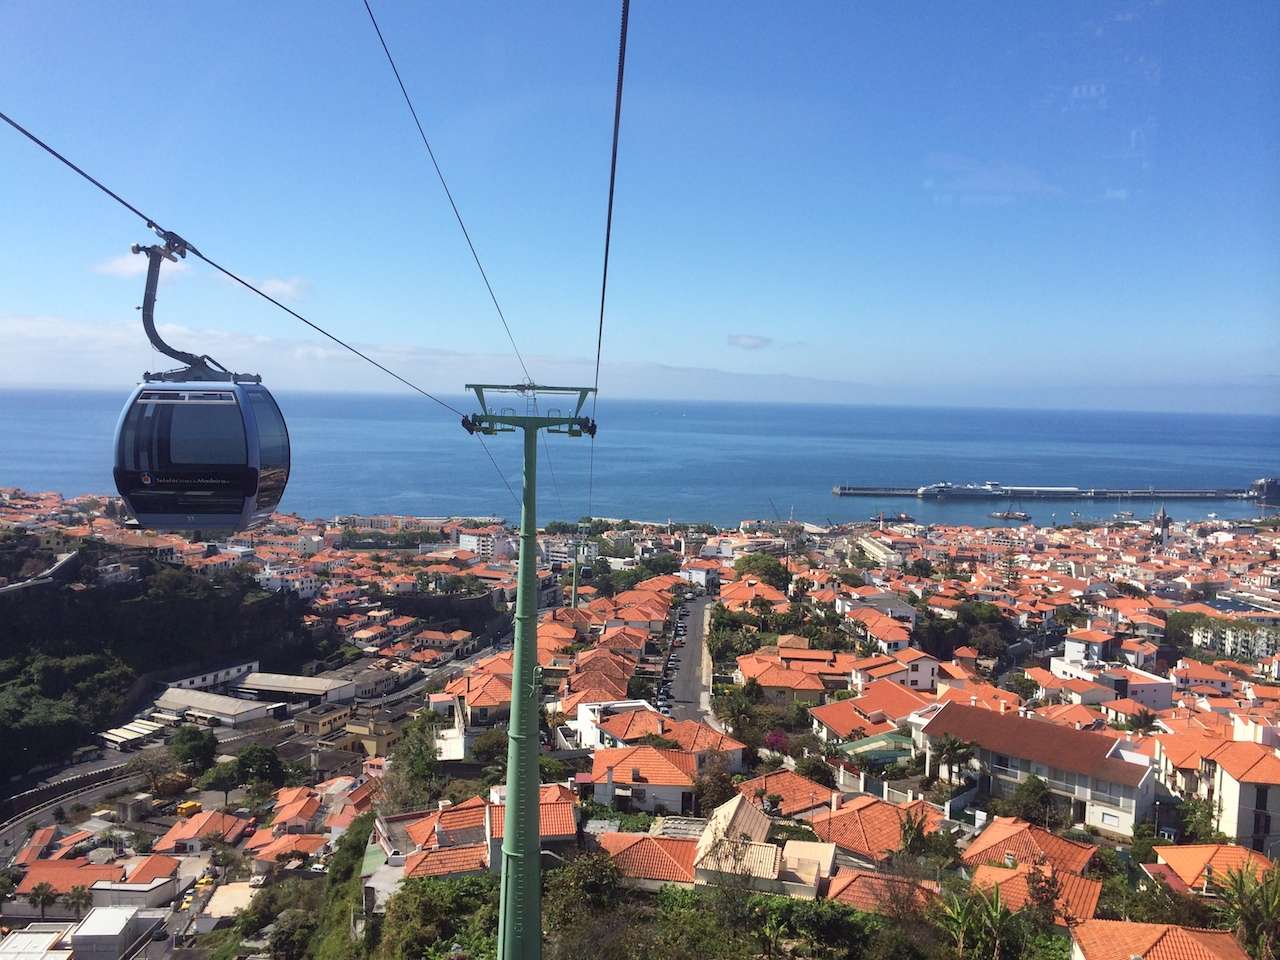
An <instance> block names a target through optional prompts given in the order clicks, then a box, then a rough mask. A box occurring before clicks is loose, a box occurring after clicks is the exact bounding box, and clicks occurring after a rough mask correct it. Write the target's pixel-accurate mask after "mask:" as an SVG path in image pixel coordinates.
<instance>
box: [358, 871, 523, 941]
mask: <svg viewBox="0 0 1280 960" xmlns="http://www.w3.org/2000/svg"><path fill="white" fill-rule="evenodd" d="M497 900H498V887H497V883H496V882H495V878H493V877H491V876H487V875H486V876H482V877H464V878H458V879H449V880H439V879H434V878H431V879H427V878H415V879H411V880H406V881H405V882H404V883H403V884H402V885H401V886H400V889H399V890H398V891H397V892H396V894H395V895H394V896H393V897H392V898H391V899H390V900H389V901H388V902H387V911H386V916H385V919H384V920H383V924H382V939H381V942H380V943H379V944H378V947H377V951H376V952H375V954H374V956H375V957H377V958H378V960H400V958H408V957H413V958H418V957H429V958H432V960H435V958H440V960H444V958H445V957H447V956H448V953H447V951H448V950H449V949H450V947H451V945H452V944H454V943H458V944H460V945H461V946H462V947H463V948H464V951H465V952H464V956H466V955H468V954H470V955H473V956H476V957H477V958H478V957H485V956H492V955H493V943H492V938H493V934H494V932H495V931H496V929H497V906H498V904H497Z"/></svg>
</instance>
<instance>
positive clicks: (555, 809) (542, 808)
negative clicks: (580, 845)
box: [489, 800, 578, 840]
mask: <svg viewBox="0 0 1280 960" xmlns="http://www.w3.org/2000/svg"><path fill="white" fill-rule="evenodd" d="M576 812H577V805H576V804H575V803H574V802H573V801H572V800H551V801H550V802H547V801H543V802H541V803H539V804H538V834H539V836H541V837H542V839H544V840H547V839H557V838H559V839H563V838H565V837H576V836H577V834H578V818H577V816H576ZM506 814H507V808H506V806H504V805H503V804H501V803H495V804H493V805H492V807H491V809H490V812H489V834H490V836H491V837H493V838H494V839H495V840H500V839H502V837H503V836H505V835H506V825H507V822H506Z"/></svg>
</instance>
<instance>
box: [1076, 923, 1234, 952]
mask: <svg viewBox="0 0 1280 960" xmlns="http://www.w3.org/2000/svg"><path fill="white" fill-rule="evenodd" d="M1071 939H1072V940H1073V941H1074V944H1075V947H1076V951H1073V953H1075V952H1077V951H1078V956H1080V957H1081V958H1082V960H1133V958H1135V957H1137V958H1140V960H1249V955H1248V954H1247V953H1245V951H1244V949H1243V948H1242V947H1241V946H1240V944H1239V943H1237V942H1236V939H1235V937H1233V936H1232V935H1231V934H1230V933H1228V932H1226V931H1225V930H1198V929H1195V928H1193V927H1178V926H1174V925H1173V924H1168V923H1132V922H1130V921H1128V920H1086V921H1085V922H1084V923H1081V924H1079V925H1078V926H1076V927H1075V928H1073V929H1072V931H1071Z"/></svg>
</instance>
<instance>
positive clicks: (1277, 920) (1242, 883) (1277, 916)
mask: <svg viewBox="0 0 1280 960" xmlns="http://www.w3.org/2000/svg"><path fill="white" fill-rule="evenodd" d="M1217 906H1218V913H1219V916H1220V917H1221V919H1222V921H1223V922H1224V923H1225V924H1226V925H1228V926H1230V927H1231V928H1232V929H1233V930H1234V931H1235V935H1236V939H1238V940H1239V941H1240V942H1241V943H1242V944H1244V946H1245V948H1246V949H1247V950H1248V951H1249V953H1250V955H1251V956H1252V957H1253V958H1254V960H1276V957H1277V953H1278V952H1280V870H1277V869H1275V868H1274V867H1273V868H1272V869H1270V870H1268V871H1267V872H1266V873H1264V874H1263V875H1262V876H1261V877H1259V876H1258V875H1257V874H1256V873H1254V872H1253V871H1251V870H1231V871H1229V872H1228V873H1227V874H1226V876H1225V877H1224V878H1223V880H1222V881H1220V882H1219V885H1218V905H1217Z"/></svg>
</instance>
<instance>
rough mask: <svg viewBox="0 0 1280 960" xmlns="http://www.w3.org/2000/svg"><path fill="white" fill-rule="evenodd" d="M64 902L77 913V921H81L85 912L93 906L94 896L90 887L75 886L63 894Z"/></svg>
mask: <svg viewBox="0 0 1280 960" xmlns="http://www.w3.org/2000/svg"><path fill="white" fill-rule="evenodd" d="M62 902H63V903H65V904H66V905H67V906H68V907H70V908H71V909H72V910H74V911H75V914H76V919H77V920H79V919H80V917H81V915H82V914H83V913H84V912H85V910H87V909H89V907H91V906H93V894H91V893H90V892H89V888H88V887H85V886H82V885H78V886H74V887H72V888H71V889H70V890H68V891H67V892H66V893H65V894H63V897H62Z"/></svg>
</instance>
